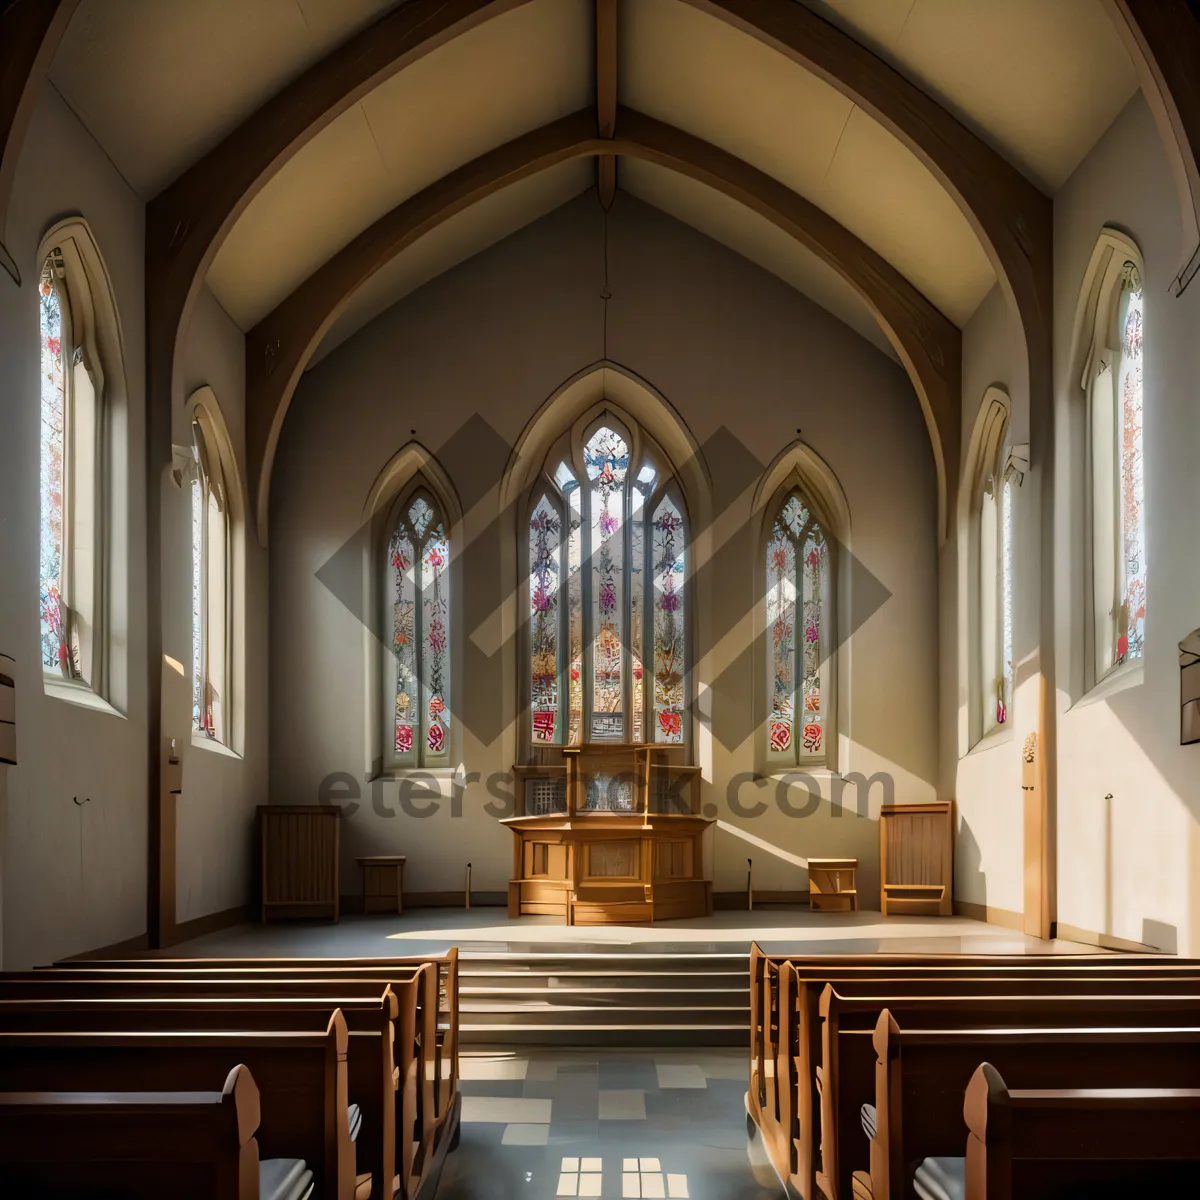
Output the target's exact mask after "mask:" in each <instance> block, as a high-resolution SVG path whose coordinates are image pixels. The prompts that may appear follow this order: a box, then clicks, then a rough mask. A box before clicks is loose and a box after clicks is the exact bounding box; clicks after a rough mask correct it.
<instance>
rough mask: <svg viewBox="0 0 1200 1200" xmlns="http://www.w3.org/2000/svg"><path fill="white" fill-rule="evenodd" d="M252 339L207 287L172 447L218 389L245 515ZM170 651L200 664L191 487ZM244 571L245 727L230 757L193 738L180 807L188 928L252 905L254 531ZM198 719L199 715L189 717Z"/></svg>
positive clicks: (169, 517)
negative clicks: (200, 392) (199, 404)
mask: <svg viewBox="0 0 1200 1200" xmlns="http://www.w3.org/2000/svg"><path fill="white" fill-rule="evenodd" d="M245 378H246V372H245V338H244V337H243V335H242V332H241V330H240V329H238V327H237V326H236V325H235V324H234V323H233V321H232V320H231V319H230V317H229V316H228V315H227V314H226V313H225V310H224V309H223V308H221V306H220V304H218V303H217V301H216V299H215V298H214V296H213V294H212V293H211V292H210V291H209V290H208V289H207V288H202V289H201V292H200V295H199V297H198V300H197V304H196V308H195V312H194V314H193V316H192V320H191V324H190V326H189V328H188V331H187V335H186V337H185V340H184V345H183V350H182V365H181V382H182V385H183V386H182V389H181V393H182V396H181V397H177V398H176V405H175V411H174V429H173V434H172V438H173V441H174V442H175V444H176V445H183V446H190V444H191V430H190V427H189V424H188V420H187V415H186V410H185V408H184V406H183V404H182V403H180V402H179V401H180V400H181V399H186V398H187V397H189V396H191V395H192V394H193V393H194V392H195V391H196V389H197V388H200V387H203V386H206V385H207V386H208V387H210V388H211V389H212V391H213V394H214V395H215V397H216V400H217V404H218V406H219V408H220V411H221V415H222V416H223V418H224V421H225V425H226V428H227V431H228V433H229V438H230V441H231V443H232V446H233V451H234V453H235V455H236V457H237V461H238V474H239V475H240V484H241V492H242V497H241V506H242V508H243V510H245V509H247V508H249V509H252V508H253V506H252V505H250V504H249V498H248V497H247V496H246V494H245V489H246V479H247V473H246V451H245V446H246V435H245ZM163 496H164V506H163V561H162V572H163V650H164V652H165V653H167V654H169V655H171V656H172V657H174V658H177V659H178V660H179V661H181V662H183V663H184V664H186V665H187V666H188V669H189V670H190V664H191V661H192V642H191V637H192V627H191V620H190V617H191V611H192V600H191V586H192V584H191V581H192V574H191V572H192V563H191V549H192V545H191V519H192V517H191V513H192V510H191V496H190V492H189V491H188V489H187V488H186V487H184V488H183V489H177V488H175V487H174V486H173V485H171V484H169V483H168V484H166V485H165V486H164V488H163ZM235 547H237V548H240V550H241V557H240V558H239V559H238V561H237V563H236V565H235V571H237V570H238V569H240V570H241V571H242V572H243V583H244V589H245V590H244V619H243V620H242V621H240V622H238V621H235V625H234V633H233V636H234V645H233V653H234V660H235V666H234V682H235V684H236V685H237V687H236V690H235V694H234V697H233V700H234V704H235V706H236V707H238V708H240V710H241V712H242V714H243V719H241V720H238V721H236V723H235V724H236V725H237V726H239V727H240V731H239V734H238V736H237V737H236V738H235V739H234V746H235V748H236V751H237V753H236V754H232V753H229V752H227V751H225V750H223V749H221V748H220V747H217V746H215V745H214V744H213V743H209V742H206V740H205V739H203V738H197V739H194V740H193V741H192V742H191V744H190V745H189V747H188V749H187V757H186V759H185V761H184V772H183V795H182V796H181V797H180V799H179V804H178V808H177V822H178V858H177V868H176V919H177V920H178V921H179V922H180V923H183V922H184V921H190V920H192V919H194V918H196V917H202V916H206V915H208V914H210V913H217V912H223V911H225V910H226V909H230V908H235V907H238V906H240V905H243V904H246V903H247V902H248V901H249V899H250V895H251V891H252V887H253V882H252V881H253V869H252V868H253V861H252V856H253V833H254V818H255V811H254V810H255V805H257V804H265V803H266V800H267V663H266V655H265V653H264V647H265V646H266V644H267V555H266V551H265V550H264V549H263V548H262V547H261V546H260V545H259V543H258V538H257V536H256V535H255V532H254V530H253V522H251V523H250V525H249V526H245V525H244V526H243V536H242V537H241V539H240V545H239V540H238V539H235ZM189 714H190V709H189Z"/></svg>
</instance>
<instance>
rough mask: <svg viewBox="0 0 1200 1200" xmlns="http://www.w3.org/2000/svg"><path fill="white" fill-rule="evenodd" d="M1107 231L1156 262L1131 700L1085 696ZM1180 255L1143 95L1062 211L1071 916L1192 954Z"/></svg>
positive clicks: (1197, 791)
mask: <svg viewBox="0 0 1200 1200" xmlns="http://www.w3.org/2000/svg"><path fill="white" fill-rule="evenodd" d="M1106 224H1109V225H1115V226H1117V227H1118V228H1120V229H1123V230H1124V231H1126V232H1127V233H1128V234H1129V235H1130V236H1131V237H1132V238H1133V239H1134V240H1135V241H1136V242H1137V244H1138V245H1139V247H1140V248H1141V251H1142V253H1143V255H1144V256H1145V266H1146V278H1145V280H1144V287H1145V322H1146V335H1145V337H1146V341H1145V366H1144V388H1145V412H1144V418H1143V428H1144V454H1145V480H1146V485H1145V487H1146V494H1145V505H1146V530H1147V536H1148V571H1149V580H1148V589H1147V592H1148V595H1147V620H1146V656H1145V661H1144V666H1143V667H1142V669H1141V670H1140V671H1136V672H1134V673H1132V674H1131V675H1130V676H1128V677H1127V679H1126V680H1125V682H1126V684H1127V686H1126V687H1124V688H1123V689H1122V690H1119V691H1116V692H1112V693H1110V694H1103V689H1101V691H1100V692H1096V693H1093V694H1092V695H1089V696H1085V695H1083V694H1082V663H1083V604H1084V599H1083V597H1084V580H1083V569H1082V549H1081V548H1082V545H1083V538H1084V535H1085V528H1086V527H1085V524H1084V522H1083V519H1082V514H1083V508H1082V501H1083V489H1082V478H1081V474H1080V472H1081V467H1082V455H1081V453H1080V444H1081V436H1080V435H1081V423H1080V422H1081V417H1082V413H1083V411H1084V397H1083V393H1082V390H1081V388H1080V386H1079V379H1078V378H1073V377H1072V376H1073V375H1074V374H1075V370H1074V366H1073V353H1072V352H1073V347H1072V345H1071V332H1072V323H1073V321H1074V317H1075V309H1076V305H1077V303H1078V297H1079V291H1080V287H1081V285H1082V282H1083V275H1084V271H1085V269H1086V266H1087V263H1088V260H1089V258H1090V256H1091V253H1092V250H1093V247H1094V245H1095V242H1096V239H1097V237H1098V236H1099V234H1100V231H1101V228H1102V227H1103V226H1104V225H1106ZM1188 249H1189V250H1190V249H1191V247H1189V248H1188ZM1182 250H1183V247H1182V246H1181V243H1180V231H1179V217H1178V199H1177V193H1176V190H1175V187H1174V183H1173V180H1172V177H1171V174H1170V170H1169V166H1168V161H1167V159H1166V157H1165V152H1164V149H1163V146H1162V143H1161V141H1160V139H1159V135H1158V132H1157V130H1156V128H1155V125H1154V122H1153V120H1152V118H1151V115H1150V112H1149V110H1148V109H1147V107H1146V105H1145V103H1144V101H1143V100H1142V98H1141V96H1140V94H1139V95H1138V96H1136V97H1135V98H1134V99H1133V100H1132V101H1131V102H1130V104H1129V105H1128V107H1127V108H1126V109H1125V110H1124V111H1123V112H1122V113H1121V115H1120V116H1119V117H1118V118H1117V120H1116V121H1115V122H1114V124H1113V126H1112V128H1111V129H1109V131H1108V132H1107V133H1106V134H1105V136H1104V138H1103V139H1102V140H1101V141H1100V142H1099V143H1098V144H1097V146H1096V147H1095V148H1094V149H1093V151H1092V152H1091V153H1090V154H1089V155H1088V157H1087V158H1086V159H1085V160H1084V161H1083V163H1082V164H1081V165H1080V167H1079V168H1078V169H1077V170H1076V172H1075V174H1074V175H1073V176H1072V177H1071V179H1070V180H1069V181H1068V182H1067V183H1066V185H1065V186H1064V187H1063V189H1062V191H1061V192H1060V193H1059V195H1058V196H1057V198H1056V201H1055V263H1054V275H1055V399H1056V408H1055V420H1056V430H1057V438H1056V467H1055V471H1056V480H1057V484H1056V503H1055V534H1056V545H1057V555H1056V559H1057V561H1056V578H1055V594H1056V605H1057V608H1056V653H1057V658H1058V671H1057V685H1058V695H1057V703H1058V709H1059V725H1058V742H1059V747H1058V812H1057V829H1058V854H1057V863H1058V919H1059V921H1060V922H1065V923H1068V924H1070V925H1074V926H1077V927H1080V928H1083V929H1087V930H1091V931H1095V932H1099V933H1103V934H1108V935H1111V936H1115V937H1119V938H1124V939H1130V940H1133V941H1138V942H1149V943H1151V944H1153V945H1157V946H1160V947H1163V948H1166V949H1176V948H1178V949H1179V950H1180V951H1181V952H1190V953H1193V954H1195V953H1198V952H1200V922H1198V921H1197V920H1196V912H1197V904H1198V895H1197V893H1198V892H1200V875H1198V873H1197V870H1196V866H1197V861H1198V860H1197V857H1196V851H1197V846H1198V845H1200V842H1198V839H1197V816H1198V813H1200V782H1198V780H1200V771H1198V768H1200V747H1196V746H1190V747H1181V746H1180V745H1179V675H1178V667H1177V656H1176V644H1177V643H1178V641H1179V640H1180V639H1181V638H1182V637H1183V636H1184V635H1185V634H1187V633H1188V632H1189V631H1191V630H1192V629H1194V628H1195V627H1196V626H1197V625H1198V624H1200V599H1198V598H1200V557H1198V556H1197V553H1196V548H1197V545H1198V544H1200V542H1198V537H1200V519H1198V516H1197V514H1198V513H1200V472H1198V471H1197V469H1196V463H1197V461H1200V457H1198V456H1200V408H1198V407H1197V404H1196V379H1197V375H1198V373H1200V336H1198V335H1200V285H1197V284H1196V283H1193V284H1192V285H1191V287H1190V288H1189V289H1188V290H1187V291H1185V292H1184V294H1183V296H1182V297H1179V298H1176V297H1174V295H1173V294H1172V292H1171V291H1170V290H1169V285H1170V282H1171V279H1172V278H1173V276H1174V274H1175V272H1176V270H1177V268H1178V266H1179V262H1180V258H1181V253H1182ZM1108 795H1111V797H1112V799H1111V800H1107V799H1106V796H1108Z"/></svg>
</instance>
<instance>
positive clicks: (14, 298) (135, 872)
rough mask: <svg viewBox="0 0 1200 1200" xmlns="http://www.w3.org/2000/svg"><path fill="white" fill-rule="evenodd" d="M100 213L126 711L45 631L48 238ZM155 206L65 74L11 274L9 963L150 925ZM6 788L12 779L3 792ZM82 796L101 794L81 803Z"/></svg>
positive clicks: (26, 183) (4, 365)
mask: <svg viewBox="0 0 1200 1200" xmlns="http://www.w3.org/2000/svg"><path fill="white" fill-rule="evenodd" d="M74 215H82V216H83V217H84V218H85V219H86V220H87V222H88V223H89V225H90V227H91V230H92V233H93V235H94V236H95V239H96V242H97V244H98V246H99V248H100V252H101V254H102V255H103V257H104V261H105V264H106V265H107V268H108V272H109V276H110V278H111V281H112V287H113V291H114V293H115V296H116V304H117V309H118V314H119V317H120V323H121V333H122V335H123V339H124V347H125V353H124V363H123V364H122V365H123V368H124V373H125V380H126V390H127V398H128V404H127V405H126V407H125V411H124V412H123V414H122V415H121V417H120V421H121V428H120V429H119V430H118V434H119V436H120V438H121V442H122V444H123V449H124V451H125V453H126V454H127V463H128V465H129V467H130V468H131V469H129V470H128V471H127V474H126V476H125V477H124V478H123V479H122V480H121V481H120V484H119V486H118V488H117V493H118V508H117V513H116V520H117V521H118V522H119V523H120V528H121V531H122V533H123V535H124V536H125V537H126V538H127V540H128V544H129V546H130V549H131V554H130V557H129V561H128V562H127V564H126V566H127V571H126V572H124V577H123V578H121V579H118V580H116V581H114V582H115V584H116V586H117V589H118V592H119V593H120V596H121V603H120V609H121V611H120V612H119V613H118V614H116V619H117V625H118V630H119V633H118V645H117V652H118V653H119V654H120V655H122V656H123V658H124V662H125V666H126V668H127V679H128V689H127V691H128V694H127V696H126V697H125V698H124V699H123V700H122V701H121V702H120V708H121V710H122V711H121V714H120V715H115V714H113V713H109V712H98V711H93V710H89V709H86V708H81V707H78V706H76V705H72V704H68V703H65V702H64V701H62V700H59V699H55V698H48V697H46V696H45V695H44V693H43V690H42V677H41V666H40V650H39V642H38V638H39V634H38V604H37V595H38V477H39V470H40V460H39V450H38V445H39V432H38V422H39V410H38V401H37V397H38V391H39V384H38V378H39V372H40V363H39V337H38V306H37V291H36V282H37V278H38V273H39V270H40V264H39V263H38V262H37V261H36V260H37V251H38V246H39V243H40V242H41V239H42V236H43V234H44V233H45V232H46V231H47V230H48V229H49V228H50V226H51V225H53V224H55V223H56V222H58V221H59V220H61V219H63V218H64V217H68V216H74ZM142 218H143V209H142V205H141V202H140V201H139V200H138V198H137V197H136V196H135V195H134V194H133V192H131V191H130V190H129V188H128V187H127V186H126V184H125V183H124V181H123V180H122V179H121V177H120V176H119V175H118V174H117V173H116V171H115V170H114V169H113V166H112V164H111V163H110V162H109V161H108V159H107V158H106V157H105V156H104V154H103V153H102V152H101V151H100V149H99V147H98V146H97V145H96V144H95V142H93V141H92V139H91V138H90V137H89V136H88V134H87V132H86V131H85V130H84V129H83V127H82V126H81V125H80V124H79V122H78V121H77V120H76V118H75V117H74V115H73V114H72V113H71V112H70V110H69V109H68V108H67V106H66V105H65V104H64V103H63V101H62V100H61V99H60V98H59V96H58V93H57V92H55V91H54V90H53V89H52V88H46V89H44V91H43V94H42V98H41V100H40V102H39V104H38V107H37V110H36V112H35V113H34V117H33V122H32V125H31V127H30V129H29V132H28V135H27V136H26V139H25V145H24V149H23V152H22V155H21V159H20V163H19V165H18V170H17V177H16V182H15V187H14V191H13V197H12V206H11V209H10V213H9V218H8V231H7V238H6V244H7V245H8V248H9V250H10V251H11V252H12V254H13V257H14V258H15V259H16V260H17V263H18V264H19V266H20V269H21V274H22V276H23V280H24V282H23V286H22V287H21V288H19V289H18V288H17V287H15V286H14V285H13V282H12V281H11V280H10V279H9V278H8V276H7V275H0V380H3V391H2V392H0V410H2V417H0V649H2V650H4V651H5V652H6V653H8V654H10V655H12V656H13V657H14V658H15V659H16V660H17V714H18V730H17V751H18V760H19V764H20V765H19V766H16V767H7V768H6V767H3V766H0V776H4V775H5V774H7V780H6V784H4V783H0V788H3V787H5V786H6V787H7V812H6V813H5V814H4V829H5V835H4V836H5V841H4V849H3V860H2V870H3V882H4V945H3V951H4V955H3V958H4V965H5V967H8V968H16V967H23V966H28V965H30V964H31V963H32V962H35V961H38V962H45V961H47V960H49V959H51V958H54V957H57V956H62V955H67V954H74V953H77V952H79V951H82V950H87V949H89V948H92V947H95V946H102V945H105V944H108V943H112V942H116V941H118V940H121V939H124V938H129V937H134V936H137V935H138V934H140V933H143V932H144V931H145V928H146V815H147V807H146V659H145V655H146V649H145V634H144V630H145V597H146V580H145V552H144V546H145V515H144V514H145V498H144V497H145V486H144V482H143V481H144V478H145V473H144V471H143V470H142V466H141V464H142V463H143V462H144V460H145V452H144V449H143V445H144V443H143V437H144V434H143V430H144V421H143V411H144V403H145V401H144V386H143V370H142V364H143V362H144V358H145V352H144V348H143V346H144V344H143V328H144V321H143V315H142V314H143V306H142V295H143V292H142V245H143V223H142ZM0 795H2V793H0ZM72 797H78V798H79V799H80V800H81V801H82V800H84V799H85V798H87V797H90V798H91V803H89V804H83V805H82V806H76V805H75V804H73V803H72Z"/></svg>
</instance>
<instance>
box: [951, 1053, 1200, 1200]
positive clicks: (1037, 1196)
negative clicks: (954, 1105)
mask: <svg viewBox="0 0 1200 1200" xmlns="http://www.w3.org/2000/svg"><path fill="white" fill-rule="evenodd" d="M963 1117H964V1120H965V1122H966V1126H967V1129H968V1131H969V1132H968V1135H967V1139H966V1200H1064V1198H1069V1200H1076V1198H1079V1200H1084V1198H1086V1200H1128V1198H1130V1197H1142V1196H1146V1197H1150V1196H1154V1197H1172V1198H1174V1197H1179V1198H1180V1200H1182V1197H1185V1196H1196V1195H1200V1088H1120V1087H1108V1088H1061V1089H1022V1090H1012V1091H1010V1090H1009V1088H1008V1087H1007V1085H1006V1084H1005V1082H1004V1079H1003V1077H1002V1076H1001V1074H1000V1072H999V1071H997V1070H996V1068H995V1067H994V1066H993V1065H992V1064H990V1063H987V1062H984V1063H981V1064H980V1066H979V1067H978V1069H977V1070H976V1072H975V1074H974V1075H973V1076H972V1077H971V1082H970V1083H969V1084H968V1086H967V1091H966V1097H965V1099H964V1101H963Z"/></svg>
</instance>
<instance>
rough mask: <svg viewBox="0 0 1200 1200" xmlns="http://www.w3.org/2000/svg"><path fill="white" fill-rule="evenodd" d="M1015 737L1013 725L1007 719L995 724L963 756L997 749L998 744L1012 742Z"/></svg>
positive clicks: (967, 756)
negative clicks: (1002, 722) (1000, 723)
mask: <svg viewBox="0 0 1200 1200" xmlns="http://www.w3.org/2000/svg"><path fill="white" fill-rule="evenodd" d="M1014 737H1016V734H1015V733H1014V732H1013V727H1012V725H1011V724H1009V722H1008V721H1005V723H1004V724H1003V725H993V726H992V728H991V729H989V730H988V731H987V733H985V734H984V735H983V737H981V738H980V739H979V741H977V742H976V743H975V745H973V746H972V747H971V748H970V750H968V751H967V752H966V754H965V755H963V757H964V758H970V757H971V756H972V755H975V754H986V753H987V752H988V751H989V750H994V749H996V747H997V746H1003V745H1005V744H1006V743H1008V742H1011V741H1012V740H1013V738H1014Z"/></svg>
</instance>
